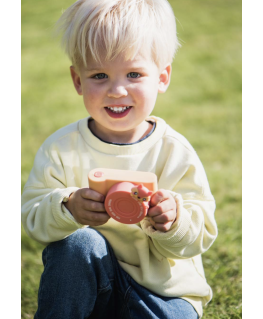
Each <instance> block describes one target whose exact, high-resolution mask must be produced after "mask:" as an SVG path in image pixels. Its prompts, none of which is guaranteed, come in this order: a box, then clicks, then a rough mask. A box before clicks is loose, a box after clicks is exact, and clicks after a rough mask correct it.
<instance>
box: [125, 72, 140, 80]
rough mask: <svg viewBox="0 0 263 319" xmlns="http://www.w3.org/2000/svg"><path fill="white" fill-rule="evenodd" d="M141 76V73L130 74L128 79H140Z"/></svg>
mask: <svg viewBox="0 0 263 319" xmlns="http://www.w3.org/2000/svg"><path fill="white" fill-rule="evenodd" d="M140 76H141V75H140V73H138V72H130V73H128V74H127V77H128V78H132V79H136V78H139V77H140Z"/></svg>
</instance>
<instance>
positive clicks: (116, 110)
mask: <svg viewBox="0 0 263 319" xmlns="http://www.w3.org/2000/svg"><path fill="white" fill-rule="evenodd" d="M105 108H106V109H108V110H110V111H112V112H113V113H116V114H118V113H123V112H125V111H126V110H127V109H130V108H131V106H113V107H111V106H106V107H105Z"/></svg>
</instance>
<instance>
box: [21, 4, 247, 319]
mask: <svg viewBox="0 0 263 319" xmlns="http://www.w3.org/2000/svg"><path fill="white" fill-rule="evenodd" d="M71 3H72V1H69V0H64V1H61V0H57V1H51V0H46V1H45V2H41V1H37V2H35V1H34V2H33V0H23V1H22V185H21V187H23V186H24V184H25V182H26V180H27V178H28V174H29V172H30V169H31V168H32V165H33V161H34V157H35V154H36V152H37V150H38V148H39V147H40V145H41V144H42V143H43V141H44V140H45V139H46V138H47V137H48V136H49V135H50V134H51V133H53V132H54V131H55V130H57V129H58V128H60V127H62V126H65V125H67V124H69V123H71V122H73V121H76V120H78V119H80V118H83V117H86V116H87V114H86V111H85V109H84V106H83V103H82V100H81V98H80V97H78V96H77V94H76V93H75V91H74V88H73V85H72V83H71V79H70V76H69V65H70V64H69V61H68V59H67V57H66V56H64V55H63V53H62V52H61V50H60V48H59V45H58V43H57V40H56V39H54V38H53V37H52V28H53V26H54V24H55V22H56V20H57V19H58V18H59V16H60V14H61V11H62V9H65V8H67V7H68V6H69V5H70V4H71ZM170 3H171V4H172V6H173V8H174V11H175V15H176V17H177V25H178V35H179V38H180V40H181V43H182V48H180V49H179V51H178V54H177V55H176V58H175V61H174V63H173V76H172V81H171V86H170V88H169V90H168V91H167V93H166V94H163V95H160V96H159V97H158V100H157V104H156V107H155V109H154V112H153V114H154V115H156V116H160V117H162V118H164V119H165V120H166V121H167V123H168V124H169V125H171V126H172V127H173V128H174V129H175V130H177V131H179V132H180V133H181V134H183V135H184V136H185V137H186V138H187V139H188V140H189V141H190V142H191V144H192V145H193V146H194V148H195V149H196V151H197V153H198V155H199V157H200V158H201V160H202V162H203V164H204V167H205V169H206V172H207V175H208V179H209V182H210V186H211V190H212V193H213V194H214V196H215V199H216V202H217V210H216V219H217V222H218V228H219V236H218V238H217V240H216V242H215V243H214V245H213V246H212V247H211V248H210V250H209V251H207V252H206V253H205V254H204V255H203V263H204V268H205V272H206V277H207V281H208V283H209V284H210V285H211V287H212V289H213V292H214V297H213V300H212V301H211V303H210V304H209V305H208V307H206V308H205V309H204V317H203V318H205V319H208V318H215V319H221V318H222V319H223V318H224V319H226V318H231V319H232V318H233V319H236V318H241V317H242V315H241V311H242V310H241V309H242V308H241V1H238V0H213V1H208V0H202V1H201V0H185V1H175V0H174V1H170ZM42 248H43V247H42V246H41V245H40V244H38V243H36V242H34V241H32V240H31V239H29V238H28V236H27V235H26V234H25V232H24V230H23V229H22V318H33V314H34V312H35V310H36V306H37V290H38V285H39V279H40V275H41V272H42V270H43V266H42V262H41V251H42Z"/></svg>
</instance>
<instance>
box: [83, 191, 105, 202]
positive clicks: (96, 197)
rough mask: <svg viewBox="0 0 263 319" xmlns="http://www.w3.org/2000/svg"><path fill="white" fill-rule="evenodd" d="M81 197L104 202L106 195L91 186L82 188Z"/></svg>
mask: <svg viewBox="0 0 263 319" xmlns="http://www.w3.org/2000/svg"><path fill="white" fill-rule="evenodd" d="M81 197H82V198H85V199H90V200H93V201H96V202H103V201H104V196H103V195H102V194H100V193H98V192H96V191H94V190H92V189H90V188H82V189H81Z"/></svg>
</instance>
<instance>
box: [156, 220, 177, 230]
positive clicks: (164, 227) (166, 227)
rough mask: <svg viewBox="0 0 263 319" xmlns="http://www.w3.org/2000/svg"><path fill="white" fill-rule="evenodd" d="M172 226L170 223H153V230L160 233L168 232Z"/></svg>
mask: <svg viewBox="0 0 263 319" xmlns="http://www.w3.org/2000/svg"><path fill="white" fill-rule="evenodd" d="M172 224H173V223H172V222H169V223H166V224H159V223H155V225H154V228H155V229H156V230H159V231H161V232H167V231H168V230H170V228H171V226H172Z"/></svg>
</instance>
